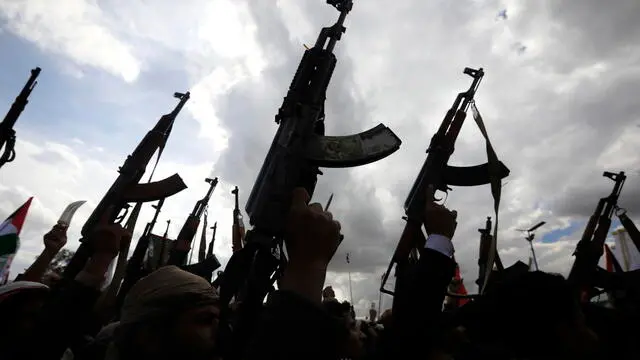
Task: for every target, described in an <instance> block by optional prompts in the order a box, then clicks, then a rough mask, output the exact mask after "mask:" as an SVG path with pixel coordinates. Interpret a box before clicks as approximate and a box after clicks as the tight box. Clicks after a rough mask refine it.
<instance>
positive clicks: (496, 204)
mask: <svg viewBox="0 0 640 360" xmlns="http://www.w3.org/2000/svg"><path fill="white" fill-rule="evenodd" d="M471 111H472V112H473V119H474V120H475V121H476V124H477V125H478V128H479V129H480V132H481V133H482V136H483V137H484V140H485V145H486V149H487V164H488V165H489V180H490V181H491V196H492V197H493V211H494V213H495V222H494V224H493V236H492V237H491V242H490V245H489V258H488V259H487V267H486V273H485V276H484V283H483V284H482V287H481V288H480V294H483V293H484V291H485V289H486V286H487V284H488V283H489V276H490V275H491V272H492V271H493V265H494V263H495V260H496V256H497V252H498V249H497V244H498V212H499V208H500V194H501V191H502V180H501V178H500V161H499V160H498V156H497V155H496V152H495V151H494V150H493V146H492V145H491V141H490V140H489V135H488V134H487V129H486V127H485V126H484V121H483V120H482V116H481V115H480V111H479V110H478V108H477V107H476V103H475V101H471ZM498 270H502V269H498Z"/></svg>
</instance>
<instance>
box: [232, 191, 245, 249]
mask: <svg viewBox="0 0 640 360" xmlns="http://www.w3.org/2000/svg"><path fill="white" fill-rule="evenodd" d="M231 193H232V194H233V195H234V196H235V200H236V207H235V208H234V209H233V228H232V229H231V230H232V233H231V234H232V239H231V251H232V252H236V251H238V250H240V249H242V246H243V245H244V221H242V212H241V211H240V207H239V206H238V187H237V186H236V187H235V189H233V190H231Z"/></svg>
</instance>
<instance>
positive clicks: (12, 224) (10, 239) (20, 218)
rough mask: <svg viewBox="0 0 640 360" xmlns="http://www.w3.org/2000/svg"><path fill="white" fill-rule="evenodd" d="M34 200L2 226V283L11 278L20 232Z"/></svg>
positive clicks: (0, 236)
mask: <svg viewBox="0 0 640 360" xmlns="http://www.w3.org/2000/svg"><path fill="white" fill-rule="evenodd" d="M32 200H33V197H30V198H29V200H27V202H25V203H24V204H23V205H22V206H20V207H19V208H18V210H16V211H14V212H13V214H11V215H9V217H8V218H7V219H6V220H5V221H4V222H2V223H1V224H0V281H2V282H3V283H4V282H6V280H7V278H8V277H9V268H10V267H11V261H12V260H13V257H14V256H15V255H16V253H17V252H18V248H19V247H20V240H19V235H20V230H22V225H23V224H24V220H25V218H26V217H27V212H28V211H29V206H31V201H32Z"/></svg>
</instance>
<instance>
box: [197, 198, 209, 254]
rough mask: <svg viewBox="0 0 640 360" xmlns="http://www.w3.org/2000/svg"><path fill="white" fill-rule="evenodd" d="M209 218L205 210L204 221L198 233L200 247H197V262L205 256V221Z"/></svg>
mask: <svg viewBox="0 0 640 360" xmlns="http://www.w3.org/2000/svg"><path fill="white" fill-rule="evenodd" d="M208 220H209V214H208V213H207V210H206V209H205V211H204V221H203V222H202V234H200V247H199V248H198V262H201V261H204V259H206V258H207V222H208Z"/></svg>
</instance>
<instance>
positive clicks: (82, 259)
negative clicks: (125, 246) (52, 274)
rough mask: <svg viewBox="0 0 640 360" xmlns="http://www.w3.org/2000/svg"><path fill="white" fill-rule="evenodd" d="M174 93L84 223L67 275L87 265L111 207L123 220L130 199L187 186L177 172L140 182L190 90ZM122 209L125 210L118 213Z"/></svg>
mask: <svg viewBox="0 0 640 360" xmlns="http://www.w3.org/2000/svg"><path fill="white" fill-rule="evenodd" d="M173 96H174V97H175V98H177V99H180V102H179V103H178V105H176V107H175V109H173V111H172V112H171V113H169V114H165V115H163V116H162V117H161V118H160V120H158V122H157V124H156V125H155V126H154V127H153V129H151V130H150V131H149V132H148V133H147V134H146V135H145V137H144V138H143V139H142V141H141V142H140V143H139V144H138V146H137V147H136V148H135V150H133V152H132V153H131V155H129V156H128V157H127V159H126V160H125V162H124V164H123V165H122V166H121V167H120V169H119V170H118V172H119V173H120V175H119V176H118V178H117V179H116V180H115V181H114V182H113V185H111V188H109V190H108V191H107V193H106V194H105V195H104V197H103V198H102V200H100V203H99V204H98V206H97V207H96V208H95V209H94V210H93V213H91V215H90V216H89V218H88V219H87V221H86V222H85V224H84V226H83V227H82V232H81V233H82V239H80V247H78V250H77V251H76V253H75V255H74V256H73V258H71V261H69V264H68V265H67V267H66V269H65V272H64V277H65V278H67V279H73V278H75V276H76V275H77V274H78V273H79V272H80V270H82V268H83V267H84V264H85V263H86V261H87V259H89V257H90V256H91V253H92V249H91V239H90V236H91V235H92V232H93V230H94V228H95V226H96V225H97V224H98V221H99V220H100V219H101V218H102V217H103V216H104V215H105V213H106V212H107V211H109V209H110V208H111V211H112V212H111V215H110V217H111V218H110V221H111V222H116V223H121V222H122V220H123V219H124V217H125V216H126V215H127V212H128V207H129V203H132V202H135V203H141V202H149V201H158V200H161V199H164V198H167V197H169V196H172V195H175V194H177V193H179V192H180V191H182V190H184V189H186V188H187V186H186V185H185V184H184V182H183V181H182V179H181V178H180V176H179V175H178V174H173V175H171V176H170V177H168V178H166V179H164V180H160V181H155V182H149V183H147V184H140V180H141V179H142V176H143V175H144V173H145V170H146V168H147V164H148V163H149V161H150V160H151V158H152V157H153V154H154V153H155V152H156V151H158V159H159V158H160V156H161V154H162V151H163V150H164V147H165V144H166V143H167V139H168V138H169V135H170V134H171V129H172V128H173V123H174V122H175V120H176V117H177V116H178V114H179V113H180V111H181V110H182V108H183V107H184V105H185V104H186V102H187V101H188V100H189V92H187V93H184V94H182V93H175V94H174V95H173ZM157 163H158V161H157V160H156V165H157ZM154 170H155V168H154ZM152 175H153V172H152ZM123 209H124V213H123V214H122V215H119V214H120V212H121V211H122V210H123Z"/></svg>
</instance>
